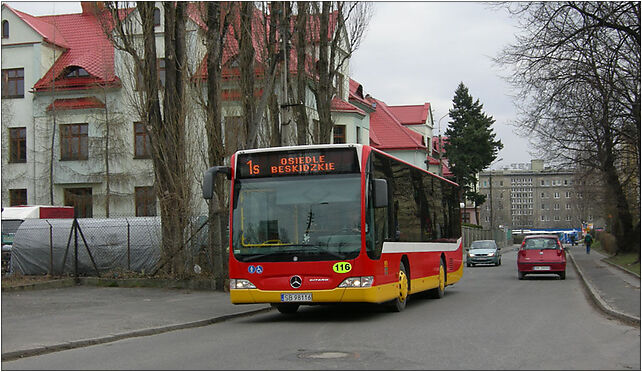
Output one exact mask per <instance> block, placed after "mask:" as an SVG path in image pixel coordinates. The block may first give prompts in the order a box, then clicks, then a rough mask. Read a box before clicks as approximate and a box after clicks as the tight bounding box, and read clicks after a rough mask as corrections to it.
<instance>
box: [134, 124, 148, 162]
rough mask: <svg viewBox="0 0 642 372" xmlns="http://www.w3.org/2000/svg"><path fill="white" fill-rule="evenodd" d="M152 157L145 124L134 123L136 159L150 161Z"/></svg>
mask: <svg viewBox="0 0 642 372" xmlns="http://www.w3.org/2000/svg"><path fill="white" fill-rule="evenodd" d="M151 155H152V147H151V143H150V142H149V135H148V133H147V129H146V128H145V124H143V123H134V159H148V158H150V157H151Z"/></svg>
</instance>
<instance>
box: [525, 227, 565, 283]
mask: <svg viewBox="0 0 642 372" xmlns="http://www.w3.org/2000/svg"><path fill="white" fill-rule="evenodd" d="M527 274H556V275H558V276H559V277H560V279H566V252H565V251H564V248H563V247H562V243H561V242H560V240H559V238H558V237H557V235H531V236H527V237H525V238H524V241H522V245H521V246H520V247H519V251H518V253H517V276H518V278H519V279H520V280H521V279H524V276H525V275H527Z"/></svg>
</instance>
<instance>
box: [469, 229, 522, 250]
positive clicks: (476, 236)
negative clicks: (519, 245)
mask: <svg viewBox="0 0 642 372" xmlns="http://www.w3.org/2000/svg"><path fill="white" fill-rule="evenodd" d="M461 230H462V231H461V233H462V240H463V243H462V244H463V246H464V249H465V248H469V247H470V244H471V243H472V242H474V241H475V240H494V241H495V242H496V243H497V246H498V247H499V248H505V247H508V246H510V245H512V244H513V242H512V238H511V237H510V234H511V232H510V230H504V229H496V230H490V229H481V228H477V227H471V226H462V228H461Z"/></svg>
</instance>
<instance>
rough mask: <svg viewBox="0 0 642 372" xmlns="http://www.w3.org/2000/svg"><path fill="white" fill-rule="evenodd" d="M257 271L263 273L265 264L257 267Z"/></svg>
mask: <svg viewBox="0 0 642 372" xmlns="http://www.w3.org/2000/svg"><path fill="white" fill-rule="evenodd" d="M256 273H257V274H263V266H261V265H258V266H257V267H256Z"/></svg>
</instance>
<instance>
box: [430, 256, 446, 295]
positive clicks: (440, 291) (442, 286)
mask: <svg viewBox="0 0 642 372" xmlns="http://www.w3.org/2000/svg"><path fill="white" fill-rule="evenodd" d="M444 292H446V267H445V266H444V261H443V260H439V285H438V286H437V288H434V289H431V290H430V291H429V292H428V293H429V294H430V297H432V298H443V297H444Z"/></svg>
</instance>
